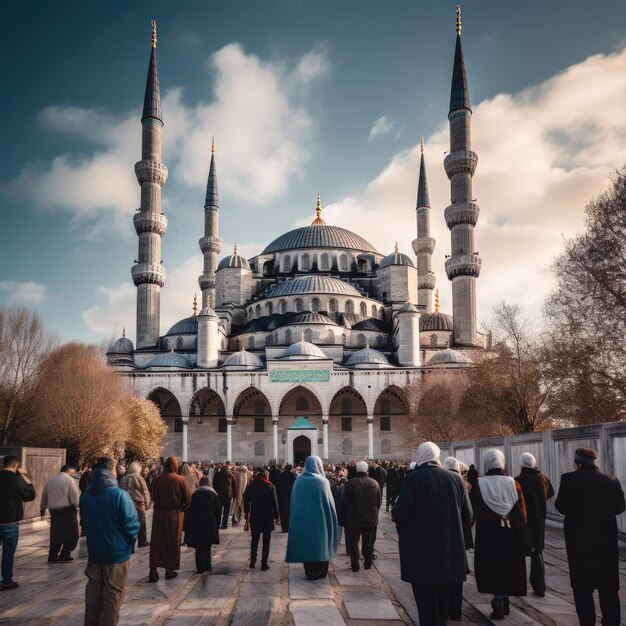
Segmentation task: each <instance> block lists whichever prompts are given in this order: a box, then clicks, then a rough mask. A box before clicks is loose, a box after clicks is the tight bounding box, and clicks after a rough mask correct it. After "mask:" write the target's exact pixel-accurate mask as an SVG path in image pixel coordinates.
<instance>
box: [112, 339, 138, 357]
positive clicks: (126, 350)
mask: <svg viewBox="0 0 626 626" xmlns="http://www.w3.org/2000/svg"><path fill="white" fill-rule="evenodd" d="M134 351H135V349H134V347H133V342H132V341H131V340H130V339H128V337H126V336H123V337H120V338H119V339H118V340H117V341H116V342H115V343H114V344H113V345H111V346H109V349H108V350H107V355H109V354H132V353H133V352H134Z"/></svg>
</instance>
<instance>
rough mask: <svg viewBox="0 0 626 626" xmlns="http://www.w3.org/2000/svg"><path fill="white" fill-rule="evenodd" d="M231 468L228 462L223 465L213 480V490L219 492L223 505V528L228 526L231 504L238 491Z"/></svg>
mask: <svg viewBox="0 0 626 626" xmlns="http://www.w3.org/2000/svg"><path fill="white" fill-rule="evenodd" d="M229 466H230V463H229V462H228V461H226V465H222V467H221V468H220V469H219V471H218V472H215V478H214V479H213V489H215V491H216V492H217V495H218V496H219V498H220V504H221V505H222V528H226V527H227V526H228V514H229V513H230V504H231V502H232V499H233V497H234V495H235V491H236V489H237V481H236V480H235V477H234V476H233V473H232V472H231V471H230V467H229Z"/></svg>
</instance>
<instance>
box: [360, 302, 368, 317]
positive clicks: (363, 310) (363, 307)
mask: <svg viewBox="0 0 626 626" xmlns="http://www.w3.org/2000/svg"><path fill="white" fill-rule="evenodd" d="M360 308H361V317H367V304H365V302H361V307H360Z"/></svg>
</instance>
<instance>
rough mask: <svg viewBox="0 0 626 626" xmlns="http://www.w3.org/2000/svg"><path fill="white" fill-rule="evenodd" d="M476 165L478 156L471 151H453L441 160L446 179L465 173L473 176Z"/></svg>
mask: <svg viewBox="0 0 626 626" xmlns="http://www.w3.org/2000/svg"><path fill="white" fill-rule="evenodd" d="M477 165H478V155H477V154H476V153H475V152H472V151H471V150H455V151H454V152H451V153H450V154H448V155H447V156H446V158H445V159H444V160H443V166H444V168H445V170H446V174H447V175H448V178H452V177H453V176H454V175H455V174H460V173H467V174H469V175H470V176H473V175H474V172H475V171H476V166H477Z"/></svg>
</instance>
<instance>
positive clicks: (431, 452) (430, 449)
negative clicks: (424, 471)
mask: <svg viewBox="0 0 626 626" xmlns="http://www.w3.org/2000/svg"><path fill="white" fill-rule="evenodd" d="M440 453H441V451H440V450H439V446H437V445H435V444H434V443H433V442H432V441H425V442H424V443H423V444H421V445H420V447H419V448H418V449H417V458H416V459H415V461H416V463H417V466H418V467H419V466H420V465H424V464H425V463H436V464H437V465H439V467H441V461H440V460H439V455H440Z"/></svg>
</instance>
